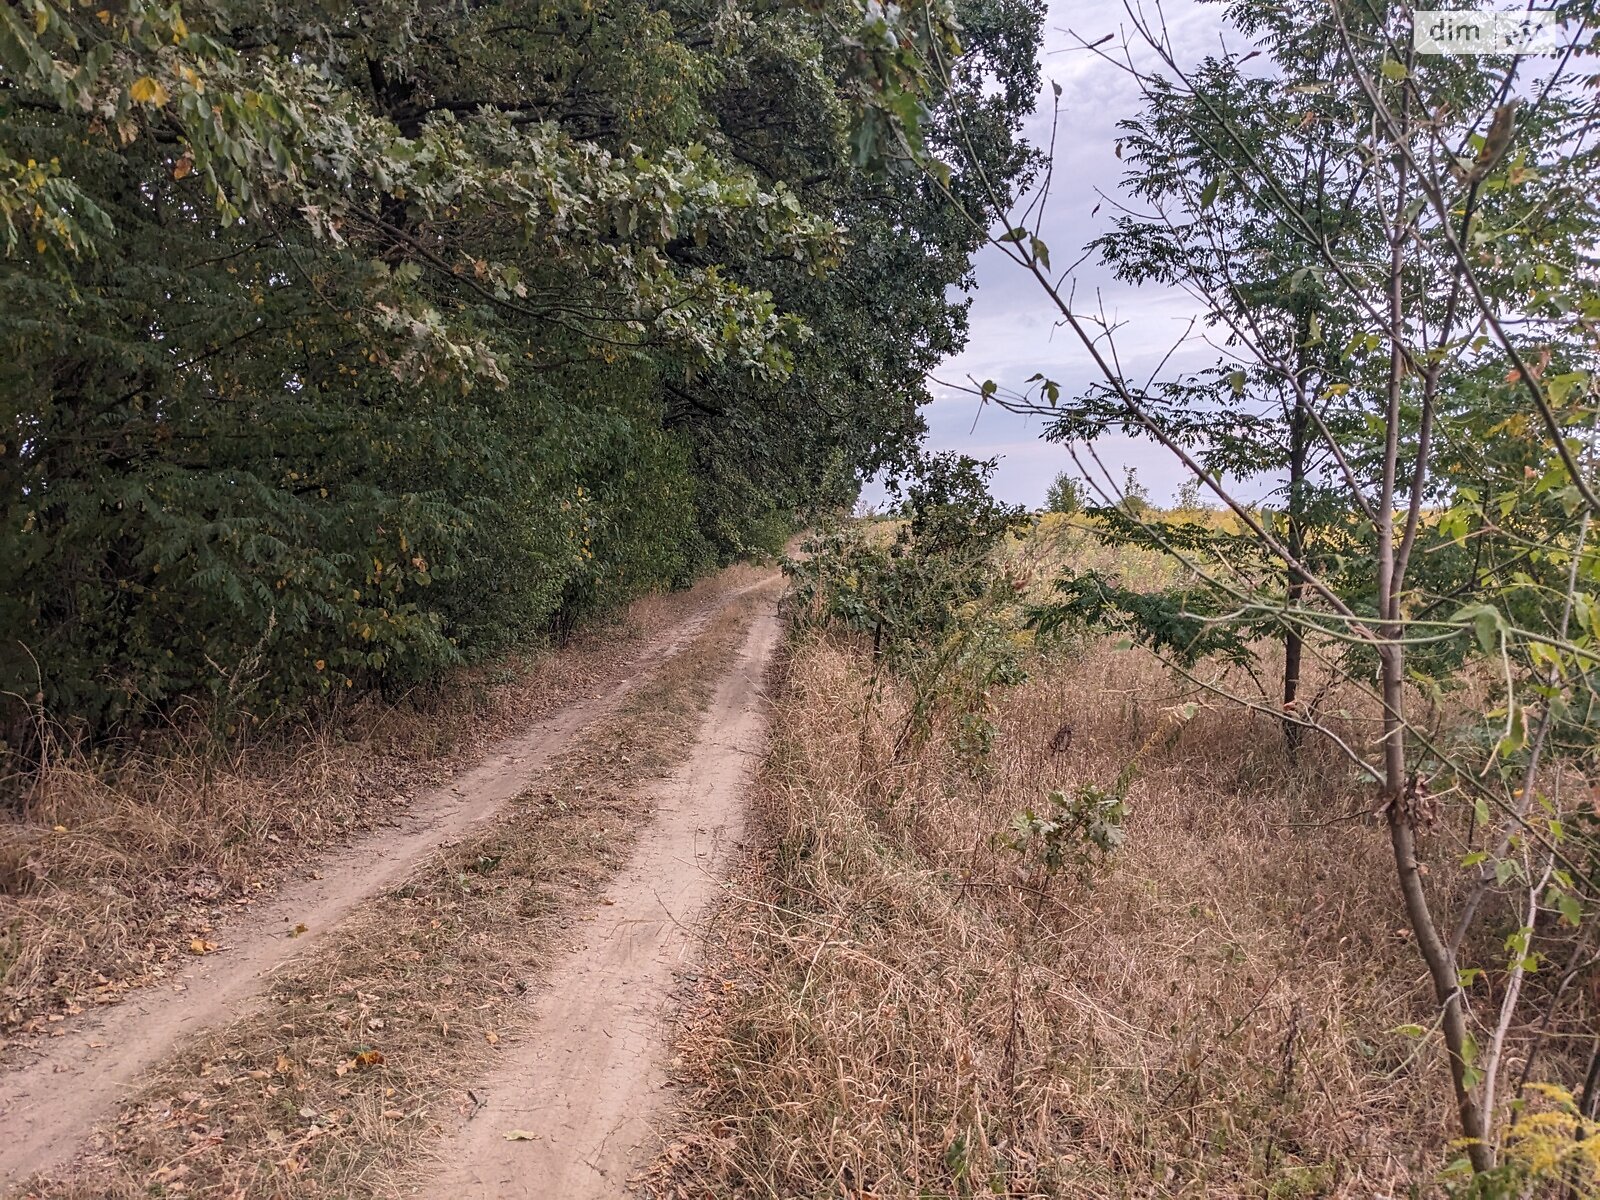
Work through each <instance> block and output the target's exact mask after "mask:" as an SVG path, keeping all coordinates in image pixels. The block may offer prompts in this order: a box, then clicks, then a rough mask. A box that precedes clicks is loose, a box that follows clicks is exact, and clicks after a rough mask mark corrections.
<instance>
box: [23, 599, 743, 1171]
mask: <svg viewBox="0 0 1600 1200" xmlns="http://www.w3.org/2000/svg"><path fill="white" fill-rule="evenodd" d="M771 600H772V596H771V593H770V591H768V590H763V591H762V592H757V593H754V594H752V595H750V596H747V597H745V598H743V599H742V600H739V601H735V602H734V603H733V604H731V605H729V606H728V607H727V608H726V609H725V610H724V611H722V612H721V613H719V614H718V616H717V617H716V618H715V619H714V620H713V621H712V622H711V623H710V624H709V625H708V626H707V628H706V630H705V631H704V632H703V633H702V634H700V635H699V637H698V638H697V639H696V640H695V641H694V642H693V643H692V644H691V645H689V646H688V647H686V648H685V649H684V650H682V651H680V652H679V653H678V654H676V655H675V656H674V657H672V658H671V659H669V660H668V661H667V663H666V664H665V665H664V666H663V667H662V668H661V669H660V671H659V672H658V673H657V674H656V675H654V676H653V677H652V678H650V679H649V680H648V681H646V682H645V683H644V684H643V685H641V686H640V688H639V689H638V690H636V691H635V692H634V693H633V694H632V695H630V697H629V698H628V699H627V700H626V701H625V702H624V704H623V706H622V707H621V709H619V710H618V711H617V712H616V713H615V714H614V715H613V716H611V717H609V718H607V719H606V720H604V721H602V722H600V723H599V724H598V725H597V726H596V727H595V728H594V729H593V730H592V731H591V732H590V733H588V734H587V735H586V736H585V737H584V738H583V739H582V740H581V742H580V743H579V744H578V745H576V746H575V747H574V748H573V749H572V750H571V751H570V752H568V753H567V754H565V755H563V756H562V757H561V758H560V759H559V760H558V761H557V762H555V763H554V764H552V766H551V768H550V771H549V774H548V775H547V777H546V779H545V780H544V781H543V782H542V783H541V784H540V785H538V786H537V787H535V788H533V789H531V790H530V791H528V792H527V793H525V794H524V795H523V796H521V797H520V798H519V799H518V800H517V801H516V802H515V803H514V804H513V806H512V808H511V810H510V812H509V813H508V814H507V815H506V817H505V818H504V819H501V820H498V821H496V822H495V826H494V828H493V829H492V830H491V831H489V832H487V833H485V834H483V835H481V836H477V837H473V838H471V839H467V840H465V841H463V842H462V843H460V844H458V845H455V846H453V847H450V848H448V849H446V850H444V851H441V852H440V854H439V855H438V856H437V857H436V858H435V859H434V860H433V861H432V862H430V863H429V864H428V865H427V866H426V867H424V868H423V869H421V870H420V871H419V872H418V873H417V874H416V875H415V876H414V877H413V878H412V879H410V880H409V881H408V882H407V883H406V884H405V885H404V886H402V887H400V888H397V889H395V890H394V891H392V892H390V893H389V894H386V895H383V896H380V897H377V898H375V899H374V900H372V901H369V902H368V903H366V904H364V905H363V906H362V907H361V908H360V909H359V910H358V911H357V912H356V913H355V914H354V915H353V916H352V917H351V918H349V919H348V920H347V921H346V922H345V923H344V924H343V925H342V926H341V927H340V929H339V930H338V931H337V933H336V934H335V935H334V936H333V938H332V939H331V940H330V942H329V943H328V944H327V945H325V946H323V947H322V948H320V949H319V950H317V951H315V952H313V953H311V954H310V955H308V956H307V957H306V958H305V959H297V960H295V962H294V964H293V965H292V966H291V967H289V968H287V969H286V970H284V971H283V972H281V973H280V974H279V975H278V977H277V978H276V979H275V981H274V983H273V985H272V987H271V989H270V990H269V992H268V993H267V995H266V996H265V998H264V999H263V1001H262V1002H261V1003H260V1004H259V1005H258V1006H257V1009H256V1011H254V1012H252V1013H250V1014H249V1015H246V1016H244V1017H242V1018H241V1019H239V1020H238V1021H236V1022H234V1023H233V1024H232V1025H231V1026H229V1027H227V1028H223V1029H219V1030H216V1031H214V1032H211V1033H207V1034H205V1035H203V1036H201V1037H200V1038H198V1039H196V1040H195V1041H194V1042H193V1043H192V1044H190V1045H189V1046H188V1047H187V1048H186V1049H185V1050H184V1051H183V1052H182V1053H181V1055H180V1056H179V1057H178V1058H177V1059H175V1060H174V1061H171V1062H169V1063H168V1064H167V1065H166V1066H165V1067H164V1068H163V1069H162V1070H161V1071H160V1072H158V1074H157V1077H156V1079H155V1081H154V1082H153V1083H151V1084H150V1085H149V1086H147V1087H146V1088H145V1089H144V1091H143V1094H142V1095H140V1096H138V1097H137V1098H135V1099H134V1100H133V1101H131V1102H130V1103H129V1104H128V1105H127V1106H126V1107H125V1109H124V1112H123V1115H122V1118H121V1121H120V1122H119V1124H118V1125H117V1126H116V1128H115V1129H113V1130H112V1131H110V1134H109V1140H108V1141H107V1143H106V1144H105V1145H104V1146H103V1147H102V1148H101V1149H100V1150H99V1151H97V1152H96V1153H94V1154H92V1155H91V1156H90V1158H89V1159H88V1160H87V1162H85V1163H81V1164H79V1166H78V1167H77V1168H76V1169H75V1170H74V1171H73V1172H72V1173H71V1175H70V1176H69V1177H68V1178H67V1179H65V1180H63V1181H60V1182H57V1183H54V1184H48V1183H45V1182H43V1181H37V1182H36V1183H35V1185H34V1187H33V1190H32V1192H31V1193H30V1194H31V1195H32V1196H34V1197H39V1198H41V1200H42V1198H45V1197H50V1198H54V1200H89V1198H90V1197H95V1198H128V1200H131V1198H133V1197H143V1196H148V1195H151V1194H158V1195H166V1196H206V1197H219V1198H220V1197H256V1196H294V1197H296V1198H297V1200H315V1198H318V1197H329V1198H332V1197H354V1196H393V1195H395V1194H397V1191H398V1190H399V1189H400V1188H402V1187H403V1186H404V1185H405V1184H407V1183H410V1182H415V1181H416V1180H417V1178H418V1177H419V1175H420V1173H421V1172H422V1171H423V1169H424V1168H425V1167H426V1151H427V1148H428V1146H429V1145H430V1144H431V1143H432V1142H433V1141H434V1140H436V1139H437V1138H438V1136H439V1135H440V1134H441V1133H442V1132H443V1131H445V1130H447V1129H448V1128H450V1127H452V1126H453V1125H454V1123H455V1122H457V1121H458V1120H459V1119H460V1118H461V1117H462V1116H463V1115H465V1114H467V1113H469V1112H470V1111H471V1110H472V1109H473V1107H474V1106H475V1103H476V1102H475V1100H474V1098H473V1096H472V1093H471V1092H470V1090H468V1089H469V1088H470V1085H471V1083H472V1081H473V1080H474V1079H477V1078H481V1077H482V1075H483V1074H484V1073H485V1072H486V1071H487V1070H488V1069H489V1066H490V1064H491V1063H492V1061H493V1059H494V1058H495V1056H496V1054H497V1052H498V1051H497V1046H498V1045H499V1044H500V1043H501V1042H502V1041H503V1040H504V1041H508V1042H509V1041H511V1040H514V1039H515V1037H516V1036H517V1035H518V1033H519V1032H521V1030H522V1029H523V1028H524V1027H525V1026H526V1024H527V1022H528V1021H529V1020H530V1019H531V1016H532V1011H531V1010H532V1006H531V1005H528V1004H527V1003H525V1002H523V1001H522V999H521V998H522V997H523V996H524V994H525V993H526V992H528V991H529V989H531V988H536V987H537V986H538V982H539V980H540V978H541V976H542V974H543V972H544V971H545V969H546V967H547V965H548V964H549V963H550V962H551V961H552V959H553V958H554V957H555V956H556V955H558V954H559V953H560V952H561V950H562V949H563V946H564V943H565V941H566V940H567V938H566V935H564V934H563V933H562V930H564V929H566V928H568V927H570V926H571V925H572V924H573V922H574V919H575V916H576V914H577V910H578V909H579V908H581V907H585V906H587V904H588V903H590V902H591V901H592V899H593V897H594V895H595V893H596V892H597V890H598V889H599V887H600V886H601V885H602V884H603V883H604V881H605V880H606V879H607V878H609V876H610V875H611V874H612V873H613V872H614V871H615V869H616V868H617V867H618V866H619V865H621V863H622V862H623V861H625V859H626V857H627V855H628V851H629V848H630V847H631V845H632V842H633V839H634V837H635V836H636V834H637V833H638V831H639V830H640V829H641V828H642V827H643V826H644V825H645V824H646V823H647V822H648V820H649V818H650V814H651V811H652V808H651V803H650V800H649V796H648V789H647V784H648V781H649V780H651V779H655V778H659V777H662V776H664V775H666V774H667V773H668V772H669V771H670V770H671V768H672V767H673V766H674V765H675V764H676V763H677V762H678V761H679V760H680V759H682V758H683V757H684V756H685V755H686V754H687V753H688V752H689V751H690V749H691V748H692V746H693V742H694V738H695V733H696V729H697V727H698V724H699V720H700V713H701V711H702V710H703V709H704V707H705V705H706V704H707V703H708V702H709V700H710V698H711V695H712V692H713V690H714V688H715V686H716V682H717V680H718V678H719V677H720V675H721V673H722V671H723V669H724V668H725V664H726V663H727V662H728V661H729V660H730V659H731V658H732V656H733V654H734V653H735V652H736V650H737V649H738V647H739V645H740V644H741V643H742V641H743V639H744V636H745V632H746V630H747V628H748V626H749V622H750V619H751V617H752V615H753V613H754V612H755V611H756V608H757V607H758V606H759V605H760V604H762V603H768V604H770V603H771Z"/></svg>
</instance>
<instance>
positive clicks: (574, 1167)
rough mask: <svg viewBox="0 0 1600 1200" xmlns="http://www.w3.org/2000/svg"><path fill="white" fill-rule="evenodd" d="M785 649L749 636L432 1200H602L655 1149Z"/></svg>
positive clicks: (771, 635) (771, 625)
mask: <svg viewBox="0 0 1600 1200" xmlns="http://www.w3.org/2000/svg"><path fill="white" fill-rule="evenodd" d="M777 641H778V622H777V619H776V617H774V616H772V615H770V614H769V615H764V616H762V617H760V618H758V619H757V620H756V621H755V622H754V624H753V625H752V626H751V629H750V633H749V636H748V637H747V638H746V641H745V644H744V647H743V650H742V652H741V654H740V656H739V659H738V661H737V662H736V663H735V665H734V666H733V669H732V670H730V671H729V672H728V673H727V674H726V675H725V676H724V678H723V680H722V682H721V684H720V686H719V687H718V689H717V694H716V698H715V699H714V700H713V702H712V705H711V709H710V711H709V712H708V713H707V715H706V718H705V720H704V722H703V723H702V726H701V733H700V738H699V740H698V742H697V744H696V746H695V749H694V751H693V753H692V754H691V755H690V757H689V759H688V760H687V761H686V762H685V763H684V764H683V765H682V766H681V767H680V768H679V769H678V770H677V771H676V772H675V773H674V775H673V777H672V778H671V780H670V781H669V782H668V783H667V784H666V785H664V786H663V787H661V788H660V789H653V790H652V794H653V795H654V796H655V797H656V799H657V802H658V806H659V807H658V812H657V814H656V817H655V819H654V821H653V822H652V824H651V826H650V827H649V829H648V830H646V832H645V834H644V836H643V837H642V838H641V839H640V842H639V846H638V849H637V851H636V853H635V855H634V858H633V861H632V862H631V863H630V865H629V866H628V867H627V868H625V869H624V871H623V872H622V873H621V874H620V875H619V876H618V877H617V878H616V880H615V881H614V882H613V884H612V886H611V887H610V889H608V896H607V898H608V901H609V903H607V904H605V905H604V906H602V908H601V909H600V912H599V914H598V916H597V919H596V920H595V921H594V922H593V924H592V925H591V926H590V927H589V929H590V932H589V934H588V936H587V937H586V939H585V944H584V945H582V946H581V947H578V948H576V949H575V950H574V951H573V952H572V953H571V954H570V955H569V956H568V957H567V959H566V961H565V962H564V963H562V964H561V966H559V967H558V968H557V969H556V971H555V973H554V975H553V977H552V979H551V982H550V987H549V989H548V990H547V991H546V992H544V993H543V994H542V995H541V996H539V997H538V998H536V999H534V1000H533V1001H531V1003H532V1004H534V1005H535V1006H536V1009H537V1012H538V1020H537V1024H536V1025H535V1026H534V1028H533V1031H532V1032H531V1034H530V1035H529V1036H528V1037H527V1039H526V1040H525V1041H524V1042H523V1043H522V1044H521V1045H520V1046H518V1047H516V1048H515V1050H514V1051H513V1053H512V1054H511V1056H510V1057H509V1058H508V1059H507V1060H506V1061H505V1062H504V1063H503V1064H502V1067H501V1069H500V1070H499V1072H498V1073H497V1075H496V1077H495V1078H494V1079H492V1080H489V1081H487V1082H486V1083H485V1084H484V1085H483V1086H482V1087H480V1088H479V1089H475V1090H476V1091H477V1094H478V1095H479V1096H480V1097H482V1099H483V1101H484V1103H483V1106H482V1108H480V1109H479V1110H477V1112H476V1113H475V1114H474V1115H473V1117H472V1119H471V1120H470V1121H468V1122H467V1124H466V1126H465V1127H464V1128H463V1129H462V1130H461V1131H460V1132H459V1133H458V1134H457V1135H456V1136H455V1137H454V1138H453V1139H451V1140H450V1141H449V1142H448V1143H447V1144H446V1145H445V1146H444V1147H443V1148H442V1150H441V1154H440V1157H441V1160H442V1167H441V1171H440V1174H439V1176H438V1177H437V1178H436V1179H435V1180H434V1181H433V1184H432V1185H431V1186H430V1187H429V1188H428V1189H426V1190H425V1191H424V1193H423V1194H424V1195H425V1196H428V1197H430V1198H431V1200H478V1198H484V1200H488V1198H490V1197H493V1198H495V1200H523V1198H526V1200H536V1198H539V1200H543V1198H549V1197H561V1198H562V1200H602V1198H608V1197H621V1196H625V1195H627V1194H628V1192H627V1179H628V1176H629V1173H630V1172H631V1171H632V1170H634V1169H635V1168H637V1167H639V1166H642V1165H644V1164H645V1162H646V1161H647V1160H648V1158H649V1157H650V1151H651V1150H652V1149H653V1148H654V1146H655V1140H654V1126H653V1118H655V1117H656V1116H658V1115H659V1114H660V1112H661V1106H662V1102H663V1090H662V1089H663V1086H664V1084H665V1083H666V1071H665V1066H666V1045H667V1042H666V1038H665V1036H664V1033H663V1030H662V1016H663V1013H664V1011H665V1009H666V1008H667V1006H668V1004H669V1002H670V991H671V988H672V984H673V980H674V976H675V974H676V973H677V972H678V971H680V970H682V969H683V968H684V966H685V965H686V964H688V963H691V962H693V960H694V958H695V952H696V945H695V938H694V927H695V923H696V920H697V918H698V917H699V916H700V914H701V913H702V912H703V911H704V910H705V909H706V907H707V905H708V904H709V902H710V900H711V898H712V896H713V895H714V894H715V892H716V889H717V887H718V886H719V880H720V878H721V867H722V858H723V853H724V851H725V850H726V849H727V848H728V847H729V846H730V845H731V844H732V843H734V842H736V841H737V840H738V838H739V833H740V830H741V828H742V825H743V818H744V809H745V795H744V793H745V786H746V783H747V782H748V779H749V777H750V775H751V774H752V773H753V771H754V769H755V766H756V764H757V762H758V761H759V755H760V751H761V748H762V745H763V743H764V741H765V737H766V713H765V710H764V706H763V697H762V691H761V682H762V678H763V676H764V675H765V670H766V664H767V663H768V661H769V660H770V658H771V655H772V651H773V648H774V647H775V646H776V644H777Z"/></svg>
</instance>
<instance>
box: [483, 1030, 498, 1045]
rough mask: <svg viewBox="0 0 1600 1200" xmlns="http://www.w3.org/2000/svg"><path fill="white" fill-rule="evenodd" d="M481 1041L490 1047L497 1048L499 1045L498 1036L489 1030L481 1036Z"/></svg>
mask: <svg viewBox="0 0 1600 1200" xmlns="http://www.w3.org/2000/svg"><path fill="white" fill-rule="evenodd" d="M483 1040H484V1041H486V1042H488V1043H489V1045H491V1046H497V1045H499V1044H500V1035H499V1034H498V1033H496V1032H494V1030H492V1029H491V1030H490V1031H489V1032H488V1033H485V1034H484V1035H483Z"/></svg>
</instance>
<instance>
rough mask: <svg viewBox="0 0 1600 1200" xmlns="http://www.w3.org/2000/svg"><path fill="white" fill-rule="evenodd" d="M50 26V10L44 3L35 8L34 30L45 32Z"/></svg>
mask: <svg viewBox="0 0 1600 1200" xmlns="http://www.w3.org/2000/svg"><path fill="white" fill-rule="evenodd" d="M49 28H50V10H49V9H48V8H46V7H45V6H44V5H43V4H41V5H39V7H38V8H36V9H34V10H33V31H34V32H35V33H43V32H44V31H45V30H46V29H49Z"/></svg>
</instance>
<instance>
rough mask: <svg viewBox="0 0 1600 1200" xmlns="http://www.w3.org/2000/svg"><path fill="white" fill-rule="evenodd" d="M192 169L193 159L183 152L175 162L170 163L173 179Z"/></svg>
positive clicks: (180, 177) (179, 177)
mask: <svg viewBox="0 0 1600 1200" xmlns="http://www.w3.org/2000/svg"><path fill="white" fill-rule="evenodd" d="M192 170H194V159H192V158H190V157H189V156H188V155H187V154H185V155H184V156H183V157H182V158H180V159H179V160H178V161H177V162H175V163H173V164H172V177H173V178H174V179H182V178H183V177H184V176H185V175H187V174H188V173H189V172H190V171H192Z"/></svg>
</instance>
